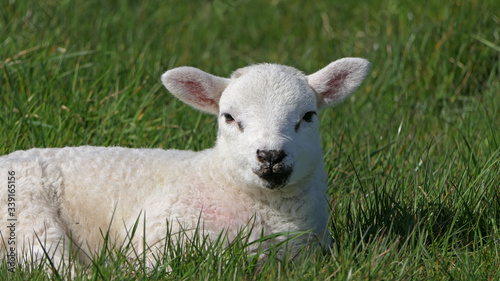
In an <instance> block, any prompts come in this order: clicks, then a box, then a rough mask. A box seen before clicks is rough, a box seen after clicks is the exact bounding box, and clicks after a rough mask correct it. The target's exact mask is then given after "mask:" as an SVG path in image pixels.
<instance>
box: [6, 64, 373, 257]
mask: <svg viewBox="0 0 500 281" xmlns="http://www.w3.org/2000/svg"><path fill="white" fill-rule="evenodd" d="M368 70H369V63H368V61H366V60H364V59H360V58H344V59H340V60H337V61H335V62H333V63H331V64H329V65H328V66H326V67H325V68H323V69H321V70H319V71H318V72H316V73H314V74H311V75H308V76H306V75H304V74H303V73H302V72H300V71H298V70H296V69H295V68H292V67H289V66H283V65H276V64H258V65H252V66H248V67H245V68H241V69H238V70H237V71H235V72H234V73H233V74H232V76H231V78H230V79H226V78H221V77H217V76H213V75H211V74H208V73H205V72H203V71H201V70H199V69H196V68H192V67H179V68H175V69H172V70H169V71H167V72H166V73H165V74H163V76H162V77H161V80H162V82H163V84H164V85H165V87H166V88H167V89H168V90H169V91H170V92H171V93H172V94H173V95H175V96H176V97H177V98H179V99H180V100H182V101H184V102H185V103H187V104H189V105H191V106H193V107H194V108H197V109H199V110H202V111H205V112H208V113H212V114H215V115H217V118H218V128H219V129H218V133H217V143H216V145H215V147H213V148H211V149H207V150H204V151H200V152H193V151H179V150H162V149H128V148H120V147H107V148H104V147H89V146H84V147H66V148H55V149H31V150H27V151H17V152H14V153H12V154H10V155H6V156H2V157H0V185H1V189H0V218H1V222H0V234H1V235H2V238H3V243H2V245H1V249H0V252H1V253H0V256H7V257H8V258H9V260H11V261H12V259H13V256H12V255H13V254H14V253H13V251H17V255H18V256H19V257H21V256H24V257H26V256H27V257H28V258H34V259H39V258H40V257H43V256H44V255H49V256H50V257H51V258H52V259H53V260H54V261H55V263H56V264H57V263H58V262H61V261H62V262H65V261H67V258H68V257H69V255H70V254H77V253H78V254H79V257H80V260H81V261H82V262H85V261H86V260H85V259H86V257H87V256H88V255H91V254H92V253H95V252H96V251H98V250H99V249H100V247H101V245H102V243H103V238H102V233H103V232H104V233H106V231H107V230H108V229H109V233H110V237H112V238H113V241H115V242H118V243H119V242H120V241H124V240H126V239H127V231H130V229H131V228H132V227H133V226H134V223H136V221H137V220H138V218H139V220H138V221H139V222H140V223H141V224H140V225H139V229H141V230H140V231H138V233H141V235H142V233H146V237H141V235H136V236H135V237H134V239H133V240H134V243H135V245H136V247H138V249H139V251H142V250H144V249H143V248H142V245H143V243H142V241H146V243H147V245H148V246H149V247H152V249H153V250H154V249H156V250H157V251H160V250H158V249H162V241H165V234H166V233H167V221H168V226H169V227H170V228H172V229H171V231H170V233H177V232H179V231H186V232H187V235H192V234H193V233H194V231H193V229H195V228H196V227H197V226H199V227H200V228H202V230H203V234H204V235H208V237H212V238H215V237H217V236H218V235H219V234H220V233H221V232H225V233H226V235H227V237H228V239H229V240H231V239H234V237H235V236H236V235H237V233H238V232H239V231H240V230H242V229H243V228H244V227H245V226H247V225H248V223H249V222H250V223H251V225H252V227H253V231H252V232H251V234H250V235H251V240H255V239H258V238H260V236H261V235H262V234H264V235H268V234H274V233H279V232H285V233H287V232H288V233H290V232H297V231H310V234H309V235H303V236H300V237H299V238H297V239H294V240H292V241H291V242H290V243H292V244H291V245H292V246H291V249H292V251H293V252H294V253H297V252H299V251H300V249H301V248H302V247H303V246H304V245H306V244H308V243H313V244H317V243H319V244H321V245H322V246H323V247H327V246H328V245H329V243H330V235H329V233H328V230H327V220H328V215H329V213H328V206H327V199H326V195H325V191H326V189H327V184H326V174H325V170H324V167H323V161H322V157H323V156H322V152H321V148H320V138H319V133H318V125H319V124H318V110H320V109H322V108H324V107H326V106H330V105H333V104H335V103H337V102H339V101H341V100H342V99H344V98H346V97H347V96H348V95H350V94H351V93H352V92H353V91H355V90H356V89H357V88H358V87H359V85H360V84H361V83H362V81H363V80H364V78H365V77H366V75H367V73H368ZM9 208H11V209H9ZM144 217H145V218H144ZM142 222H145V225H142ZM143 227H144V228H145V229H144V230H145V232H143V231H142V228H143ZM70 237H71V241H72V242H70V239H69V238H70ZM14 238H15V240H14ZM285 239H287V237H286V235H284V236H281V237H278V238H276V239H274V240H273V241H274V242H277V241H283V240H285ZM39 241H41V243H42V244H40V242H39ZM0 242H1V241H0ZM70 243H73V244H72V247H71V249H72V250H73V253H68V251H69V249H70V247H69V245H70ZM289 247H290V245H289ZM77 249H79V250H77ZM249 250H255V249H249ZM82 251H83V252H85V253H83V252H82ZM153 252H154V251H153ZM156 254H161V253H158V252H156ZM87 262H88V261H87Z"/></svg>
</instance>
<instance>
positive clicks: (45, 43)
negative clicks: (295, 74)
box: [0, 0, 500, 280]
mask: <svg viewBox="0 0 500 281" xmlns="http://www.w3.org/2000/svg"><path fill="white" fill-rule="evenodd" d="M335 2H338V3H335ZM0 3H1V5H0V154H7V153H10V152H12V151H14V150H18V149H28V148H32V147H63V146H77V145H97V146H118V145H119V146H126V147H164V148H178V149H192V150H200V149H204V148H208V147H211V146H212V145H213V144H214V141H215V134H216V129H217V128H216V123H215V118H214V117H212V116H209V115H205V114H202V113H199V112H197V111H195V110H193V109H191V108H189V107H188V106H186V105H184V104H182V102H180V101H177V100H175V99H174V98H173V97H172V96H170V95H169V93H168V92H167V90H165V89H164V88H163V86H162V85H161V83H160V81H159V77H160V75H161V74H162V73H163V72H164V71H166V70H167V69H170V68H172V67H176V66H181V65H191V66H195V67H199V68H201V69H203V70H205V71H207V72H211V73H214V74H216V75H219V76H228V75H230V73H231V71H232V70H234V69H236V68H238V67H243V66H245V65H247V64H251V63H257V62H277V63H281V64H287V65H292V66H295V67H297V68H299V69H301V70H303V71H304V72H306V73H312V72H314V71H316V70H318V69H319V68H321V67H323V66H325V65H326V64H328V63H329V62H331V61H333V60H335V59H338V58H341V57H346V56H358V57H364V58H367V59H368V60H370V62H371V63H372V70H371V72H370V75H369V76H368V78H367V79H366V81H365V82H364V84H363V86H362V87H361V88H360V89H359V90H358V91H357V92H356V93H355V95H354V96H353V97H352V98H350V99H348V100H347V101H345V102H344V103H342V104H340V105H339V106H337V107H336V108H334V109H327V110H325V111H323V112H322V113H321V116H320V119H321V122H322V124H321V134H322V145H323V150H324V153H325V156H324V160H325V163H326V169H327V172H328V175H329V186H330V189H329V194H330V196H331V202H330V203H331V209H332V218H331V224H330V229H331V233H332V235H333V238H334V245H333V247H332V248H331V251H330V253H327V254H315V253H311V254H306V255H305V258H304V259H303V260H302V261H300V262H296V263H289V262H282V263H280V262H278V261H276V260H275V259H270V260H269V261H268V262H267V263H266V264H264V265H263V266H262V267H261V268H260V269H259V270H256V264H255V261H254V260H252V259H250V258H248V257H246V255H245V254H244V251H243V250H242V247H241V245H238V244H235V245H233V247H232V248H231V249H229V250H228V251H225V250H224V249H222V248H221V247H220V245H213V247H199V248H198V247H195V246H193V247H188V248H187V249H184V254H183V255H179V256H180V258H179V259H176V260H173V261H170V262H169V261H165V264H163V265H161V266H159V267H158V268H154V269H153V270H150V271H148V270H145V269H144V266H143V264H141V263H140V260H138V261H135V262H136V263H138V264H132V265H130V262H129V261H128V260H127V259H126V257H125V256H124V254H123V252H122V251H121V250H116V251H111V252H108V253H106V252H104V253H103V254H102V255H101V256H99V257H96V258H95V260H94V263H95V265H94V266H93V267H92V268H91V269H90V270H89V271H90V272H91V273H92V274H91V275H85V274H84V271H83V270H79V269H77V270H76V278H75V279H77V280H80V279H82V280H86V279H85V278H89V279H91V280H134V279H142V280H177V279H190V280H191V279H202V280H205V279H223V280H226V279H236V280H241V279H243V280H254V279H255V280H260V279H266V280H275V279H280V280H291V279H292V280H293V279H297V280H299V279H300V280H323V279H334V280H345V279H353V280H361V279H372V280H381V279H405V280H406V279H415V280H418V279H421V280H429V279H433V280H434V279H437V280H443V279H444V280H455V279H461V280H499V279H500V253H499V251H500V230H499V228H500V38H499V37H500V1H494V0H487V1H480V0H470V1H463V0H459V1H445V3H444V4H443V1H427V2H423V3H425V4H420V2H414V3H403V2H402V1H398V0H391V1H316V2H309V4H306V2H300V1H296V0H294V1H279V0H275V1H261V0H257V1H249V0H238V1H226V0H215V1H159V0H151V1H125V0H123V1H118V0H116V1H97V0H87V1H69V0H68V1H66V0H61V1H53V0H45V1H31V0H28V1H16V0H11V1H7V0H1V1H0ZM312 3H314V4H312ZM0 211H3V210H0ZM0 223H5V222H0ZM167 265H168V266H169V267H170V270H171V272H170V273H168V274H167V273H165V266H167ZM137 268H139V270H137ZM44 273H45V271H44V270H43V269H42V268H40V267H36V266H32V268H30V267H29V266H25V267H24V268H22V267H17V268H16V271H15V273H9V272H7V265H6V263H5V262H3V263H1V264H0V280H51V277H46V276H44ZM58 274H59V276H60V277H61V278H66V277H67V276H68V275H67V274H68V273H67V271H65V270H64V269H61V270H60V272H58Z"/></svg>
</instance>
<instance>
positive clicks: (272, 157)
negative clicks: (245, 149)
mask: <svg viewBox="0 0 500 281" xmlns="http://www.w3.org/2000/svg"><path fill="white" fill-rule="evenodd" d="M285 156H286V153H285V152H284V151H283V150H260V149H257V159H258V160H259V162H260V163H262V164H267V165H269V166H271V167H273V166H274V165H275V164H278V163H281V161H283V158H285Z"/></svg>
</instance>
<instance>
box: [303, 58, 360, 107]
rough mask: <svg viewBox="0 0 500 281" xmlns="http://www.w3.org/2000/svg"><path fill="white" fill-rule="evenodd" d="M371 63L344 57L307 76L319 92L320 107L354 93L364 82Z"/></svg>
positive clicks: (334, 102) (312, 86) (332, 103)
mask: <svg viewBox="0 0 500 281" xmlns="http://www.w3.org/2000/svg"><path fill="white" fill-rule="evenodd" d="M369 70H370V63H369V62H368V61H367V60H365V59H361V58H343V59H339V60H336V61H334V62H332V63H330V64H329V65H327V66H326V67H325V68H323V69H321V70H319V71H317V72H315V73H313V74H311V75H309V76H307V80H308V82H309V85H310V86H311V88H313V89H314V91H315V92H316V93H317V99H318V108H322V107H325V106H330V105H334V104H336V103H338V102H340V101H341V100H343V99H345V98H346V97H348V96H349V95H350V94H352V93H353V92H354V91H355V90H356V89H357V88H358V87H359V86H360V85H361V83H362V82H363V80H364V79H365V77H366V75H367V74H368V71H369Z"/></svg>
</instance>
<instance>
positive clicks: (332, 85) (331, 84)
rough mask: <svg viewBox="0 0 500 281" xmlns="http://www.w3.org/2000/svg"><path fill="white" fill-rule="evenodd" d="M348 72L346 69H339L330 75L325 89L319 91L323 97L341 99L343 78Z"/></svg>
mask: <svg viewBox="0 0 500 281" xmlns="http://www.w3.org/2000/svg"><path fill="white" fill-rule="evenodd" d="M349 74H350V72H348V71H340V72H338V73H335V74H334V75H332V76H331V77H330V79H328V80H327V82H326V85H327V87H326V91H325V92H323V93H321V95H322V96H323V99H329V100H332V101H333V100H339V99H342V98H343V97H342V96H341V94H342V92H343V87H344V84H345V80H346V78H347V76H349Z"/></svg>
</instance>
